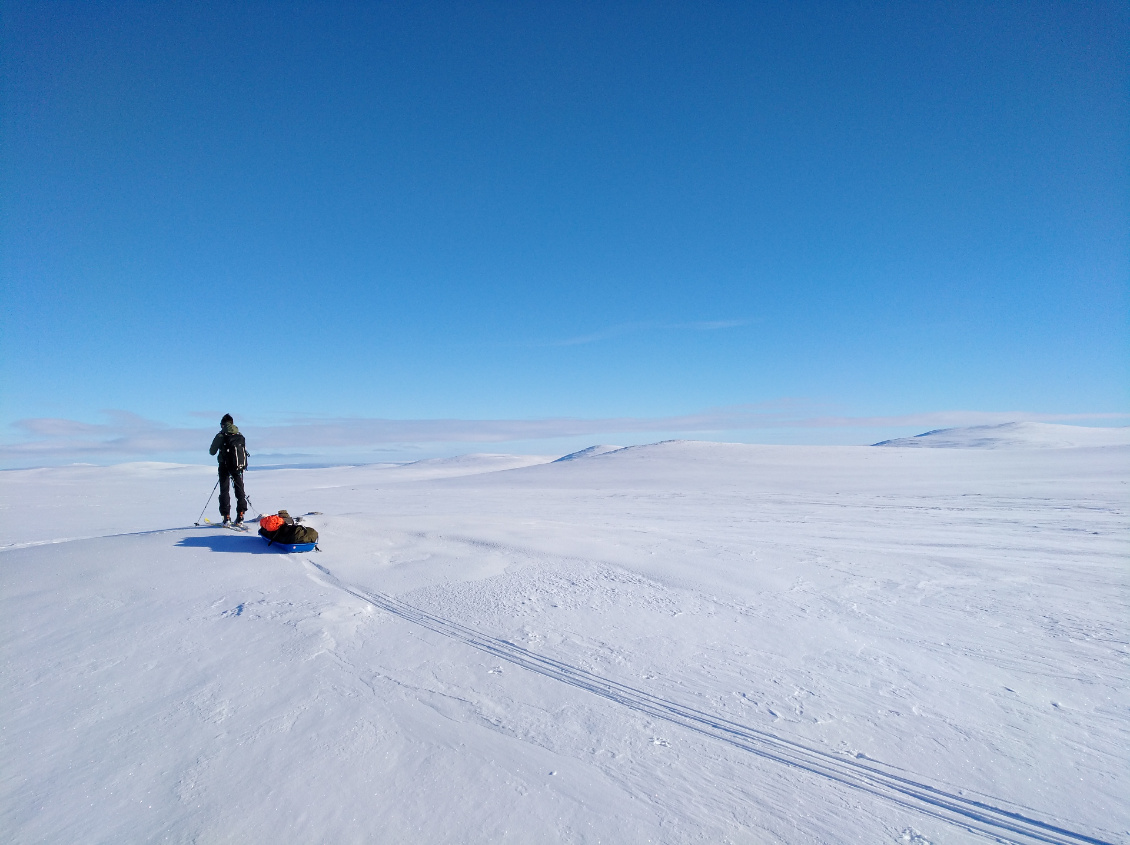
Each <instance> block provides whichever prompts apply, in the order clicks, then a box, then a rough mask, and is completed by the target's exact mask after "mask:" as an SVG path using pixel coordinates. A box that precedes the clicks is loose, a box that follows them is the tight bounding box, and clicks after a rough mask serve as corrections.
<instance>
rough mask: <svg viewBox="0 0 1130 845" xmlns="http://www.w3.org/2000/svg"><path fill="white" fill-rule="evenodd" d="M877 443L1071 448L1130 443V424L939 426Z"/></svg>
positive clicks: (963, 447)
mask: <svg viewBox="0 0 1130 845" xmlns="http://www.w3.org/2000/svg"><path fill="white" fill-rule="evenodd" d="M872 445H874V446H900V447H912V448H929V449H1070V448H1077V447H1081V446H1130V427H1122V428H1090V427H1087V426H1081V425H1056V424H1053V423H1038V422H1011V423H1001V424H1000V425H974V426H969V427H967V428H939V429H936V430H934V431H927V432H925V433H924V434H919V435H916V436H914V437H899V438H896V439H894V440H883V441H881V442H879V443H874V444H872Z"/></svg>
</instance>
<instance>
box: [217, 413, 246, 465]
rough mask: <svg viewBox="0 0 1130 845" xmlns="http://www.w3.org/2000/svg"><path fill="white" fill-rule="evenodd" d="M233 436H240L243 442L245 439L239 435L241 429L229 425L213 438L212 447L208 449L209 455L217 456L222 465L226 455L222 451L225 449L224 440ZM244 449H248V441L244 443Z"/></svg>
mask: <svg viewBox="0 0 1130 845" xmlns="http://www.w3.org/2000/svg"><path fill="white" fill-rule="evenodd" d="M232 435H238V436H239V438H240V439H241V440H242V439H243V435H242V434H240V433H239V429H238V428H236V427H235V423H227V424H226V425H225V426H224V427H223V428H221V429H220V430H219V431H218V432H217V433H216V436H215V437H213V438H212V445H211V446H210V447H209V448H208V454H209V455H217V458H216V459H217V461H219V462H220V463H221V464H222V463H223V462H224V453H223V451H221V450H222V449H223V448H224V438H225V437H228V436H232ZM243 448H244V450H246V449H247V444H246V441H245V442H244V447H243ZM217 453H218V454H217Z"/></svg>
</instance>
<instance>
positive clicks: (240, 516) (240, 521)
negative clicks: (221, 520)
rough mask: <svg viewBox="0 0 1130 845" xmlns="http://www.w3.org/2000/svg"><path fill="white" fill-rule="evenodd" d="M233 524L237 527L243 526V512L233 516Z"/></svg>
mask: <svg viewBox="0 0 1130 845" xmlns="http://www.w3.org/2000/svg"><path fill="white" fill-rule="evenodd" d="M235 524H236V526H237V527H238V526H240V525H243V511H240V512H239V513H237V514H236V515H235Z"/></svg>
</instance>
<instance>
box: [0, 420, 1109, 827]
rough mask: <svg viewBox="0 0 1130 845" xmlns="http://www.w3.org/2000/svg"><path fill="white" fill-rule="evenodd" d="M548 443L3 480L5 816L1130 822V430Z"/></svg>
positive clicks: (28, 819) (88, 822)
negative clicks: (999, 440)
mask: <svg viewBox="0 0 1130 845" xmlns="http://www.w3.org/2000/svg"><path fill="white" fill-rule="evenodd" d="M544 460H545V459H541V458H537V459H518V460H517V462H518V463H519V464H520V463H523V462H525V463H526V464H528V465H525V466H522V467H521V468H518V469H509V470H500V469H499V466H500V462H498V461H489V460H488V461H481V462H480V470H484V471H479V472H476V473H474V474H463V475H461V476H458V477H446V478H435V477H433V478H426V477H425V478H416V479H414V480H413V479H411V478H405V477H403V475H404V473H403V472H401V471H402V470H403V469H404V468H398V467H392V468H390V467H387V466H378V467H337V468H325V469H291V470H282V469H280V470H269V471H267V470H264V471H260V472H256V473H251V474H249V475H248V477H247V483H248V489H249V492H250V494H251V496H252V499H253V501H254V502H255V503H256V504H258V505H261V506H262V507H263V508H264V509H265V510H268V511H273V510H276V509H278V508H280V507H285V508H287V509H289V510H290V512H291V513H293V514H299V513H304V512H307V511H321V512H322V513H321V515H319V516H313V517H308V519H309V520H310V522H311V524H313V525H315V527H317V528H318V530H319V531H320V532H321V536H322V541H321V547H322V549H323V551H322V552H321V553H310V554H299V555H285V554H281V553H278V552H276V551H275V550H274V549H269V548H267V547H266V544H265V543H264V542H263V541H262V540H261V539H260V538H258V537H257V536H255V535H254V534H253V533H252V534H247V535H244V534H238V533H235V532H230V531H226V530H224V529H219V528H212V527H203V528H196V527H192V522H193V521H194V520H195V519H196V517H197V514H198V513H199V508H200V507H202V506H203V501H204V498H205V497H206V496H207V493H208V490H209V489H210V488H211V485H212V484H213V483H214V478H215V475H214V472H215V471H214V469H212V468H208V467H186V466H175V465H152V464H132V465H123V466H118V467H110V468H94V467H69V468H61V469H41V470H20V471H9V472H4V473H0V513H2V514H3V519H2V521H0V547H2V548H3V551H2V553H0V579H2V581H0V583H2V593H0V601H2V607H0V614H2V618H3V620H4V623H3V626H4V627H3V642H4V652H5V653H4V658H5V659H4V668H3V685H2V689H3V701H2V705H3V713H4V718H3V723H2V724H3V731H2V732H0V782H2V783H3V789H2V792H0V830H3V831H4V840H5V841H6V842H13V843H32V842H35V843H39V842H68V843H70V842H152V841H170V842H196V843H210V842H302V843H306V842H334V843H343V842H429V843H431V842H439V843H443V842H455V843H462V842H467V843H480V842H514V843H530V842H617V843H620V842H627V843H634V842H665V843H668V842H670V843H682V842H751V843H752V842H757V843H761V842H789V843H809V842H868V843H877V842H914V843H920V844H921V843H927V842H932V843H943V842H944V843H951V842H967V841H968V842H984V841H993V838H994V837H996V838H999V839H1000V840H1003V841H1015V842H1095V841H1098V842H1126V841H1130V810H1128V804H1127V801H1126V795H1127V794H1130V782H1128V781H1130V767H1128V765H1127V764H1128V762H1130V759H1128V758H1130V752H1128V749H1130V677H1128V675H1130V661H1128V657H1130V648H1128V643H1127V635H1126V621H1127V618H1128V617H1127V591H1126V586H1127V578H1126V574H1127V559H1128V554H1127V553H1128V552H1130V542H1128V541H1130V526H1128V524H1127V520H1126V505H1127V495H1128V488H1127V480H1128V478H1130V473H1128V469H1130V447H1126V446H1106V447H1095V448H1073V449H1053V448H1047V449H1011V450H1009V449H951V450H940V449H888V448H883V449H876V448H872V447H795V446H794V447H789V446H747V445H735V444H719V443H700V442H668V443H662V444H655V445H652V446H637V447H629V448H626V449H621V450H618V451H616V452H611V453H607V454H601V455H597V456H590V457H586V458H582V459H578V460H573V461H568V462H563V463H546V462H544ZM472 463H474V460H470V459H469V460H468V461H465V462H464V467H463V468H464V469H466V468H467V465H469V464H472ZM502 463H505V462H502ZM420 469H421V468H420V467H417V470H420ZM398 473H399V474H398ZM210 512H211V515H212V516H213V517H214V515H215V504H214V500H213V504H212V506H211V508H210Z"/></svg>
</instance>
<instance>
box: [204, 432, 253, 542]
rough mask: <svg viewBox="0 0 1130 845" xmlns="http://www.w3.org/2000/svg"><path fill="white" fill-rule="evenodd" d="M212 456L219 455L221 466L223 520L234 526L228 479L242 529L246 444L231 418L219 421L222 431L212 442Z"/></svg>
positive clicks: (210, 450)
mask: <svg viewBox="0 0 1130 845" xmlns="http://www.w3.org/2000/svg"><path fill="white" fill-rule="evenodd" d="M208 454H209V455H216V460H217V461H219V464H220V516H222V517H223V518H224V525H228V524H230V523H231V495H230V494H229V493H228V479H231V483H232V486H233V487H234V488H235V508H236V515H235V524H236V525H243V515H244V513H246V512H247V496H246V494H245V493H244V492H243V470H244V469H246V467H247V441H246V440H244V439H243V435H242V434H240V433H239V429H238V428H236V427H235V420H233V419H232V415H231V414H224V418H223V419H222V420H220V431H219V433H218V434H217V435H216V436H215V437H213V438H212V447H211V448H210V449H209V450H208Z"/></svg>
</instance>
